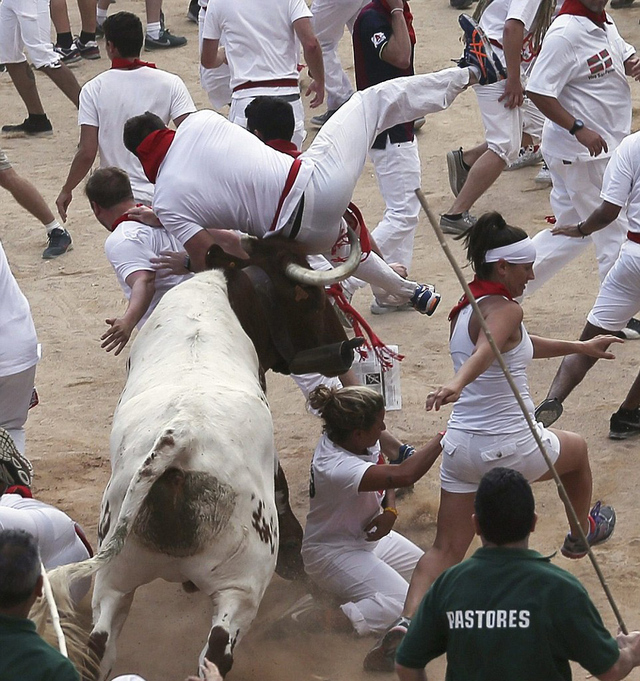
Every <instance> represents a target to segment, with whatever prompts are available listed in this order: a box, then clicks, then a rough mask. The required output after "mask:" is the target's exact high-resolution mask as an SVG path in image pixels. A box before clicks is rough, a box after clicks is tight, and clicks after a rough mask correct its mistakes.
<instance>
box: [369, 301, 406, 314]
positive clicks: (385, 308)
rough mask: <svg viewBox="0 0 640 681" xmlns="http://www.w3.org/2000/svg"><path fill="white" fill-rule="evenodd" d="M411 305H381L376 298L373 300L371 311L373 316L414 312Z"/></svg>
mask: <svg viewBox="0 0 640 681" xmlns="http://www.w3.org/2000/svg"><path fill="white" fill-rule="evenodd" d="M413 309H414V308H413V305H412V304H411V303H402V304H401V305H392V304H389V303H381V302H380V301H378V300H377V299H376V298H374V299H373V302H372V303H371V307H370V308H369V311H370V312H371V314H388V313H389V312H406V311H407V310H413Z"/></svg>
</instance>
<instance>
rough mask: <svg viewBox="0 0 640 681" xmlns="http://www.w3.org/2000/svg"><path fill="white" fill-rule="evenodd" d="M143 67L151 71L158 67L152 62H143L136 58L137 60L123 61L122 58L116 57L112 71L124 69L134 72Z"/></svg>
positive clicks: (112, 62) (112, 64) (113, 60)
mask: <svg viewBox="0 0 640 681" xmlns="http://www.w3.org/2000/svg"><path fill="white" fill-rule="evenodd" d="M141 66H148V67H149V68H150V69H155V68H156V65H155V64H152V63H151V62H150V61H141V60H140V59H138V57H136V58H135V59H123V58H122V57H115V58H114V59H112V60H111V68H112V69H124V70H125V71H132V70H133V69H139V68H140V67H141Z"/></svg>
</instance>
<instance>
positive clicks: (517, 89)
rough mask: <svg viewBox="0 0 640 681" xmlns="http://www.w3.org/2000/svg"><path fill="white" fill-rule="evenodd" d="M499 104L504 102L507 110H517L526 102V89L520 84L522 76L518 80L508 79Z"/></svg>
mask: <svg viewBox="0 0 640 681" xmlns="http://www.w3.org/2000/svg"><path fill="white" fill-rule="evenodd" d="M498 101H499V102H504V106H505V108H506V109H517V108H518V107H519V106H522V103H523V102H524V88H523V87H522V83H521V82H520V74H519V73H518V76H517V78H513V79H512V78H507V80H506V83H505V86H504V92H503V94H502V95H501V96H500V97H499V98H498Z"/></svg>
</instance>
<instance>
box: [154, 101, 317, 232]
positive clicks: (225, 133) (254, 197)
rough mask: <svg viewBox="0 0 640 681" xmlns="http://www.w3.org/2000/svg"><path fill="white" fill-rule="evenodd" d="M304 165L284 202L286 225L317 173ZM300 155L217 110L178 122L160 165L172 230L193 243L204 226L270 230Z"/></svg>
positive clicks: (162, 215) (159, 187) (158, 203)
mask: <svg viewBox="0 0 640 681" xmlns="http://www.w3.org/2000/svg"><path fill="white" fill-rule="evenodd" d="M300 160H301V161H302V165H301V167H300V172H299V173H298V175H297V177H296V180H295V183H294V185H293V187H292V189H291V191H290V192H289V194H288V195H287V198H286V200H285V201H284V203H283V205H282V210H281V212H280V217H279V219H278V223H277V228H281V227H282V226H283V225H284V224H285V223H286V221H287V219H288V218H289V216H290V215H291V214H292V212H293V209H294V208H295V207H296V206H297V205H298V203H299V202H300V199H301V198H302V194H303V192H304V190H305V187H306V186H307V184H308V183H309V180H310V178H311V173H312V171H313V167H314V165H313V161H311V160H309V159H305V158H301V159H300ZM292 165H293V159H292V158H291V157H290V156H288V155H287V154H283V153H281V152H279V151H276V150H275V149H272V148H271V147H269V146H267V145H266V144H265V143H264V142H262V141H261V140H259V139H258V138H257V137H256V136H255V135H252V134H251V133H250V132H248V131H247V130H244V129H243V128H241V127H240V126H239V125H235V124H233V123H230V122H229V121H228V120H227V119H226V118H224V117H223V116H220V114H217V113H216V112H215V111H198V112H197V113H195V114H192V115H191V116H189V117H188V118H187V119H186V120H185V121H184V123H182V125H181V126H180V127H179V128H178V130H177V132H176V135H175V137H174V139H173V142H172V143H171V146H170V147H169V151H168V152H167V155H166V156H165V158H164V160H163V161H162V163H161V164H160V168H159V170H158V177H157V179H156V190H155V194H154V199H153V209H154V212H155V214H156V215H157V216H158V218H159V219H160V222H161V223H162V224H163V225H164V228H165V229H166V230H167V231H168V232H169V233H170V234H172V235H173V236H174V237H175V238H176V239H178V241H180V242H181V243H183V244H186V243H187V241H188V240H189V239H190V238H191V237H192V236H194V235H195V234H196V233H197V232H199V231H200V230H202V229H204V228H211V229H234V230H239V231H241V232H244V233H246V234H251V235H253V236H258V237H261V236H264V235H265V234H267V233H268V231H269V227H270V226H271V222H272V221H273V218H274V216H275V214H276V209H277V207H278V202H279V200H280V195H281V193H282V191H283V190H284V187H285V183H286V180H287V176H288V174H289V169H290V168H291V166H292Z"/></svg>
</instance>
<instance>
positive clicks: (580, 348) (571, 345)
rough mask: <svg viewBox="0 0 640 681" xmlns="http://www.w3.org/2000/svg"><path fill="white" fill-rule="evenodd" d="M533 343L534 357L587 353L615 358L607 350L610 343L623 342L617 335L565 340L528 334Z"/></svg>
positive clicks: (599, 356) (605, 357) (591, 355)
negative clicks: (583, 339) (582, 339)
mask: <svg viewBox="0 0 640 681" xmlns="http://www.w3.org/2000/svg"><path fill="white" fill-rule="evenodd" d="M530 338H531V342H532V343H533V357H534V359H543V358H545V357H564V356H565V355H573V354H578V355H588V356H589V357H596V358H597V359H615V355H614V354H613V353H612V352H607V348H608V347H609V346H610V345H611V343H624V341H623V340H622V339H621V338H618V337H617V336H596V337H595V338H591V339H589V340H587V341H579V340H577V341H565V340H557V339H555V338H542V337H541V336H530Z"/></svg>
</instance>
